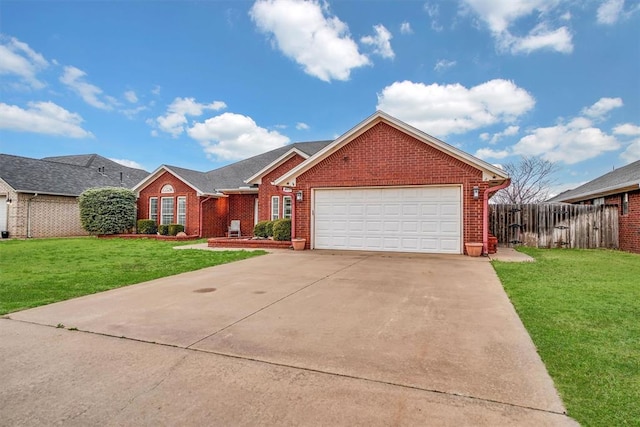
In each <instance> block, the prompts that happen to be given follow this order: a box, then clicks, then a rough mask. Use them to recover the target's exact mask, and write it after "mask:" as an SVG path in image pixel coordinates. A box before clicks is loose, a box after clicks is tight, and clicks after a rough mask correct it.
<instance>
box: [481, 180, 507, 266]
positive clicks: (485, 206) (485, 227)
mask: <svg viewBox="0 0 640 427" xmlns="http://www.w3.org/2000/svg"><path fill="white" fill-rule="evenodd" d="M509 185H511V178H507V180H506V181H504V182H503V183H502V184H500V185H496V186H495V187H488V188H487V189H486V190H484V194H483V196H482V255H484V256H486V255H488V253H489V194H490V193H495V192H496V191H498V190H502V189H503V188H507V187H508V186H509Z"/></svg>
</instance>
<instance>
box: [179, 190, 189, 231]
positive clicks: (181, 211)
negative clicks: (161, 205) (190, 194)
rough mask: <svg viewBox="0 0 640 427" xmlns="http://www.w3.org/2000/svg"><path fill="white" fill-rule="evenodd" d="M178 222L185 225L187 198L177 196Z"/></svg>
mask: <svg viewBox="0 0 640 427" xmlns="http://www.w3.org/2000/svg"><path fill="white" fill-rule="evenodd" d="M178 224H182V225H184V226H186V225H187V198H186V197H185V196H180V197H178Z"/></svg>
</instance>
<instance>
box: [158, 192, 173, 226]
mask: <svg viewBox="0 0 640 427" xmlns="http://www.w3.org/2000/svg"><path fill="white" fill-rule="evenodd" d="M161 207H162V209H161V213H160V215H161V218H160V224H173V197H163V198H162V206H161Z"/></svg>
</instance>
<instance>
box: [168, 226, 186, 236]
mask: <svg viewBox="0 0 640 427" xmlns="http://www.w3.org/2000/svg"><path fill="white" fill-rule="evenodd" d="M168 231H169V236H175V235H176V234H178V233H179V232H181V231H184V225H182V224H169V229H168Z"/></svg>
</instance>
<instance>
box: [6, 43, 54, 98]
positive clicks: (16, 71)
mask: <svg viewBox="0 0 640 427" xmlns="http://www.w3.org/2000/svg"><path fill="white" fill-rule="evenodd" d="M48 66H49V62H47V60H46V59H44V57H43V56H42V55H41V54H39V53H38V52H36V51H34V50H33V49H31V48H30V47H29V45H28V44H26V43H24V42H21V41H20V40H18V39H16V38H15V37H10V38H6V37H2V36H0V75H3V74H4V75H16V76H19V77H20V78H21V79H22V80H23V81H24V82H25V83H27V84H28V85H29V86H31V87H32V88H34V89H42V88H43V87H45V84H44V83H43V82H41V81H40V80H38V79H37V78H36V74H37V73H38V71H40V70H43V69H45V68H47V67H48Z"/></svg>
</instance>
